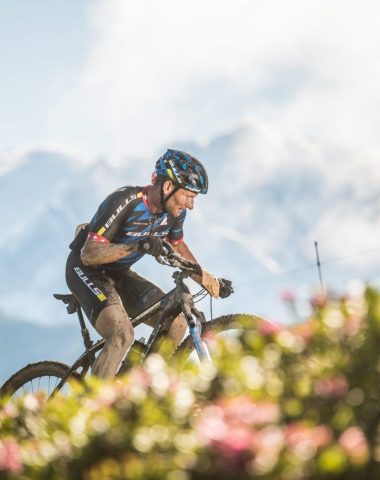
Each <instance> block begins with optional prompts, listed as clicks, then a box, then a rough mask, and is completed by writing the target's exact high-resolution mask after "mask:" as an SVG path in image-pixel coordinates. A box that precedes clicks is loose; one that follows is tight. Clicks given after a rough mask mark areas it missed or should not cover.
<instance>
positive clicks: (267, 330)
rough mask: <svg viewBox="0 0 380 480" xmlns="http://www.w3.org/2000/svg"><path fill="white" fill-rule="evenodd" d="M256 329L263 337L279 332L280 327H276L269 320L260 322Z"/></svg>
mask: <svg viewBox="0 0 380 480" xmlns="http://www.w3.org/2000/svg"><path fill="white" fill-rule="evenodd" d="M258 327H259V328H258V330H259V333H260V335H264V336H265V337H266V336H269V335H272V333H276V332H279V331H280V330H281V327H280V326H279V325H276V324H274V323H272V322H270V321H269V320H264V321H262V322H260V323H259V325H258Z"/></svg>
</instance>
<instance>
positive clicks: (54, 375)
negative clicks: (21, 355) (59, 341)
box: [0, 361, 80, 398]
mask: <svg viewBox="0 0 380 480" xmlns="http://www.w3.org/2000/svg"><path fill="white" fill-rule="evenodd" d="M69 370H70V367H68V366H67V365H65V364H64V363H60V362H53V361H43V362H37V363H30V364H29V365H27V366H26V367H24V368H22V369H21V370H19V371H18V372H16V373H15V374H14V375H12V376H11V377H10V378H9V379H8V380H7V381H6V382H5V383H4V385H3V386H2V387H1V389H0V396H11V397H12V398H15V397H18V396H19V395H23V394H26V393H33V394H35V393H37V392H40V391H44V392H45V393H46V394H47V396H48V397H49V396H50V395H51V394H52V393H53V391H54V390H55V388H56V387H57V385H58V383H59V382H60V381H61V380H62V379H64V378H66V377H67V376H68V372H69ZM71 378H75V379H77V380H80V376H79V375H78V374H77V373H75V372H74V373H73V374H72V375H71V376H70V379H71ZM67 389H68V385H67V384H66V383H65V384H64V385H63V387H62V390H61V391H65V390H67Z"/></svg>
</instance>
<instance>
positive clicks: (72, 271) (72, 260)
mask: <svg viewBox="0 0 380 480" xmlns="http://www.w3.org/2000/svg"><path fill="white" fill-rule="evenodd" d="M66 281H67V285H68V287H69V288H70V290H71V292H72V293H73V294H74V295H75V296H76V298H77V299H78V300H79V302H80V304H81V307H82V309H83V311H84V312H85V314H86V316H87V318H88V319H89V320H90V322H91V324H92V325H93V326H94V327H95V329H96V330H97V331H98V333H99V334H100V335H101V336H102V337H103V338H104V339H105V341H106V342H105V346H104V348H103V350H102V351H101V352H100V354H99V357H98V358H97V359H96V361H95V363H94V366H93V370H92V371H93V373H94V374H95V375H97V376H99V377H102V378H110V377H114V376H115V374H116V372H117V369H118V367H119V365H120V363H121V362H122V360H123V358H124V356H125V354H126V352H127V351H128V349H129V347H130V345H131V344H132V342H133V327H132V324H131V321H130V319H129V317H128V315H127V313H126V311H125V309H124V307H123V305H122V303H121V299H120V297H119V294H118V293H117V291H116V289H115V287H114V283H115V282H114V280H112V279H111V278H110V277H108V275H106V273H105V272H104V271H102V270H100V269H99V268H96V267H89V266H86V265H83V263H82V261H81V258H80V254H79V253H77V252H74V251H72V252H71V253H70V255H69V258H68V260H67V265H66Z"/></svg>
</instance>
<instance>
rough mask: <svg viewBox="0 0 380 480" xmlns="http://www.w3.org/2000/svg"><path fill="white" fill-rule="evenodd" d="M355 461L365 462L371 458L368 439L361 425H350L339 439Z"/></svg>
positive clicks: (340, 443) (357, 462) (358, 462)
mask: <svg viewBox="0 0 380 480" xmlns="http://www.w3.org/2000/svg"><path fill="white" fill-rule="evenodd" d="M338 443H339V445H340V446H341V447H342V448H343V449H344V450H345V451H346V453H347V455H348V456H349V457H350V459H351V460H352V462H353V463H356V464H363V463H366V462H367V461H368V459H369V448H368V443H367V439H366V438H365V436H364V433H363V431H362V430H361V429H360V428H359V427H350V428H348V429H347V430H346V431H344V432H343V433H342V435H341V436H340V437H339V441H338Z"/></svg>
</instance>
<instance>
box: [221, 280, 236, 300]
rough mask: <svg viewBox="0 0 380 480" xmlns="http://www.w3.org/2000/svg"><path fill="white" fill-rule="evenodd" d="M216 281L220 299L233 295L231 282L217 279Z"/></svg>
mask: <svg viewBox="0 0 380 480" xmlns="http://www.w3.org/2000/svg"><path fill="white" fill-rule="evenodd" d="M218 280H219V297H220V298H227V297H229V296H230V295H231V293H234V289H233V288H232V282H231V280H226V279H225V278H218Z"/></svg>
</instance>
